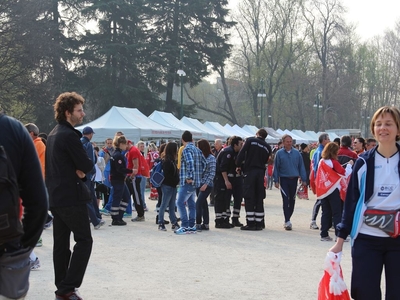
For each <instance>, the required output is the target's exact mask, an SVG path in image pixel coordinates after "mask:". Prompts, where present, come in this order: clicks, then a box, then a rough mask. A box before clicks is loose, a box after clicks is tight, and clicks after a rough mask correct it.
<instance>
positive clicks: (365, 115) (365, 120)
mask: <svg viewBox="0 0 400 300" xmlns="http://www.w3.org/2000/svg"><path fill="white" fill-rule="evenodd" d="M362 117H364V138H365V139H367V138H368V127H367V126H368V124H367V119H368V120H369V119H370V116H369V114H368V113H367V109H366V108H365V109H364V116H362Z"/></svg>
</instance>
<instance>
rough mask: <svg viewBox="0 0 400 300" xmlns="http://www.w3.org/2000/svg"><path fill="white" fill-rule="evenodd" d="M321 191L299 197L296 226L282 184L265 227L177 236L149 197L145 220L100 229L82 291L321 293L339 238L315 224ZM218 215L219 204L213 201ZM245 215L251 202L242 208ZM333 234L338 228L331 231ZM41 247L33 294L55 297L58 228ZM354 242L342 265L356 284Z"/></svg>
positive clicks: (159, 295) (290, 298) (297, 298)
mask: <svg viewBox="0 0 400 300" xmlns="http://www.w3.org/2000/svg"><path fill="white" fill-rule="evenodd" d="M314 201H315V197H313V196H311V197H310V200H297V201H296V209H295V212H294V216H293V218H292V223H293V231H285V230H283V213H282V201H281V198H280V194H279V192H278V190H276V189H275V188H274V189H273V190H271V191H270V190H268V191H267V198H266V200H265V201H264V205H265V211H266V229H265V230H263V231H255V232H247V231H241V230H240V229H238V228H233V229H215V228H214V223H213V222H211V230H210V231H209V232H204V231H203V232H200V233H197V234H191V235H184V236H177V235H175V234H174V233H173V232H172V231H171V227H170V226H169V225H168V231H167V232H160V231H158V230H157V226H156V224H155V216H156V213H155V212H154V208H155V205H156V202H155V201H151V200H147V203H148V206H149V208H150V211H149V212H148V213H147V214H146V222H142V223H133V222H130V221H129V223H128V225H127V226H125V227H111V226H108V225H109V224H110V223H111V221H110V218H109V217H105V220H106V221H107V225H106V226H105V227H103V228H101V229H100V230H93V231H92V233H93V239H94V247H93V252H92V256H91V259H90V262H89V266H88V269H87V272H86V276H85V279H84V281H83V285H82V287H81V288H80V292H81V294H82V296H83V297H84V299H85V300H92V299H96V300H97V299H100V300H102V299H115V300H120V299H122V300H125V299H146V300H147V299H272V300H275V299H277V300H281V299H282V300H283V299H285V300H310V299H316V298H317V289H318V283H319V280H320V278H321V276H322V274H323V262H324V258H325V255H326V252H327V250H328V249H329V248H330V246H331V245H333V242H321V241H320V240H319V231H318V230H311V229H309V223H310V215H311V210H312V207H313V204H314ZM210 213H211V220H214V212H213V208H210ZM241 215H242V217H241V221H242V222H243V221H244V216H245V214H244V209H243V210H242V212H241ZM331 234H333V233H331ZM42 237H43V243H44V245H43V247H41V248H37V249H36V253H37V255H38V256H39V258H40V260H41V264H42V267H41V269H39V270H37V271H33V272H31V277H30V282H31V288H30V291H29V293H28V296H27V297H26V299H27V300H39V299H40V300H43V299H46V300H47V299H54V290H55V286H54V283H53V281H54V275H53V266H52V228H50V229H47V230H45V231H44V232H43V235H42ZM350 259H351V257H350V245H349V244H348V243H346V244H345V247H344V256H343V260H342V267H343V272H344V277H345V282H346V283H347V285H348V287H349V283H350V272H351V261H350Z"/></svg>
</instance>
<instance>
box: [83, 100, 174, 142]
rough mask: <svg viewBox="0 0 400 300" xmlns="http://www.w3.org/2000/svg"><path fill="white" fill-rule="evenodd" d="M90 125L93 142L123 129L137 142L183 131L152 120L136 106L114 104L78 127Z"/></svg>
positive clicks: (165, 136) (170, 135)
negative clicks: (103, 112)
mask: <svg viewBox="0 0 400 300" xmlns="http://www.w3.org/2000/svg"><path fill="white" fill-rule="evenodd" d="M86 126H90V127H92V128H93V130H94V132H95V134H94V135H93V139H92V141H93V142H103V141H105V140H106V139H107V138H113V137H114V135H115V133H116V132H117V131H122V132H123V133H124V135H125V136H126V138H127V139H130V140H132V141H133V142H137V141H139V140H140V139H145V138H179V137H180V135H181V133H180V132H181V131H180V130H178V129H175V128H171V127H166V126H163V125H161V124H159V123H156V122H154V121H153V120H150V119H149V118H148V117H146V116H145V115H144V114H142V113H141V112H140V111H139V110H138V109H136V108H126V107H117V106H113V107H111V108H110V110H109V111H108V112H106V113H105V114H104V115H102V116H101V117H99V118H97V119H96V120H94V121H92V122H90V123H87V124H85V125H81V126H79V127H76V129H78V130H81V131H82V130H83V128H84V127H86Z"/></svg>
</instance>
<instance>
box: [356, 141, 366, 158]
mask: <svg viewBox="0 0 400 300" xmlns="http://www.w3.org/2000/svg"><path fill="white" fill-rule="evenodd" d="M353 146H354V152H355V153H356V154H357V155H358V156H360V154H361V153H363V152H364V151H365V140H364V138H362V137H358V138H355V139H354V142H353Z"/></svg>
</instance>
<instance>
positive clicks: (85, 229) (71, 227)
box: [51, 203, 93, 295]
mask: <svg viewBox="0 0 400 300" xmlns="http://www.w3.org/2000/svg"><path fill="white" fill-rule="evenodd" d="M51 212H52V214H53V217H54V219H53V240H54V244H53V265H54V277H55V285H56V287H57V291H56V294H59V295H63V294H67V293H69V292H72V291H74V290H75V288H79V287H80V286H81V284H82V280H83V277H84V275H85V272H86V267H87V265H88V262H89V258H90V254H91V252H92V244H93V239H92V233H91V231H90V223H89V215H88V210H87V206H86V203H82V205H79V206H67V207H52V208H51ZM71 233H72V234H73V235H74V240H75V246H74V247H73V249H74V250H73V252H71V250H70V249H71V248H70V236H71Z"/></svg>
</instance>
